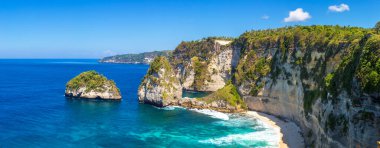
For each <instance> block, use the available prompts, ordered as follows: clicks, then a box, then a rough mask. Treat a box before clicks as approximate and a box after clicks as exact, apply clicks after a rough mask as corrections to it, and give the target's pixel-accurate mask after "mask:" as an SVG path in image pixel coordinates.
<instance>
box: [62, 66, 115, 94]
mask: <svg viewBox="0 0 380 148" xmlns="http://www.w3.org/2000/svg"><path fill="white" fill-rule="evenodd" d="M65 96H66V97H71V98H87V99H115V100H120V99H121V95H120V91H119V88H117V87H116V84H115V82H113V81H112V80H108V79H107V78H106V77H104V76H102V75H100V74H99V73H97V72H95V71H87V72H83V73H81V74H79V75H78V76H76V77H75V78H73V79H71V80H70V81H69V82H68V83H67V84H66V90H65Z"/></svg>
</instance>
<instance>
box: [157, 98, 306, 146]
mask: <svg viewBox="0 0 380 148" xmlns="http://www.w3.org/2000/svg"><path fill="white" fill-rule="evenodd" d="M170 107H174V108H175V107H180V108H184V109H186V110H192V111H197V112H199V111H202V110H209V111H214V112H218V113H222V114H234V113H225V112H220V111H218V110H214V109H209V108H189V107H186V106H181V105H180V106H174V105H170ZM158 108H164V107H158ZM199 113H202V114H206V115H209V116H212V115H211V114H207V113H205V112H199ZM238 114H245V115H246V116H250V117H254V118H256V119H258V120H259V121H261V122H262V123H263V124H265V125H267V126H269V127H271V128H273V129H274V130H275V132H276V133H277V134H278V136H279V140H278V147H279V148H289V147H290V148H303V147H305V141H304V137H303V136H302V134H301V129H300V127H298V125H296V124H295V123H294V122H292V121H288V120H284V119H280V118H279V117H276V116H274V115H270V114H267V113H263V112H258V111H252V110H247V111H245V112H240V113H239V112H238ZM215 117H216V116H215ZM216 118H219V119H223V120H228V118H227V119H226V118H221V117H216Z"/></svg>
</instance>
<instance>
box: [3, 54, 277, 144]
mask: <svg viewBox="0 0 380 148" xmlns="http://www.w3.org/2000/svg"><path fill="white" fill-rule="evenodd" d="M148 68H149V66H148V65H139V64H101V63H98V62H97V60H94V59H81V60H78V59H44V60H42V59H41V60H40V59H38V60H32V59H17V60H16V59H15V60H10V59H9V60H8V59H7V60H6V59H3V60H0V71H1V73H0V147H17V148H19V147H49V148H53V147H181V148H186V147H191V148H194V147H277V146H278V145H277V143H278V135H276V132H275V131H274V130H273V129H271V128H270V127H269V126H267V125H265V124H263V123H262V122H260V121H259V120H257V119H255V118H254V117H249V116H245V115H241V114H223V113H219V112H214V111H209V110H188V109H184V108H181V107H165V108H157V107H153V106H151V105H146V104H139V103H138V100H137V88H138V86H139V84H140V82H141V79H142V78H143V76H144V75H145V73H146V71H147V69H148ZM87 70H96V71H98V72H99V73H101V74H103V75H105V76H106V77H107V78H109V79H113V80H114V81H115V82H116V84H117V86H118V87H119V88H120V91H121V94H122V97H123V98H122V101H100V100H85V99H68V98H66V97H65V96H64V91H65V84H66V82H68V81H69V80H70V79H71V78H73V77H75V76H76V75H78V74H79V73H81V72H83V71H87Z"/></svg>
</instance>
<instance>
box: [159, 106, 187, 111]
mask: <svg viewBox="0 0 380 148" xmlns="http://www.w3.org/2000/svg"><path fill="white" fill-rule="evenodd" d="M154 108H157V109H162V110H175V109H185V108H184V107H181V106H165V107H156V106H154Z"/></svg>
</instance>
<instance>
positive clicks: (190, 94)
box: [182, 90, 210, 98]
mask: <svg viewBox="0 0 380 148" xmlns="http://www.w3.org/2000/svg"><path fill="white" fill-rule="evenodd" d="M209 94H210V92H199V91H187V90H183V91H182V97H188V98H202V97H206V96H207V95H209Z"/></svg>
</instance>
